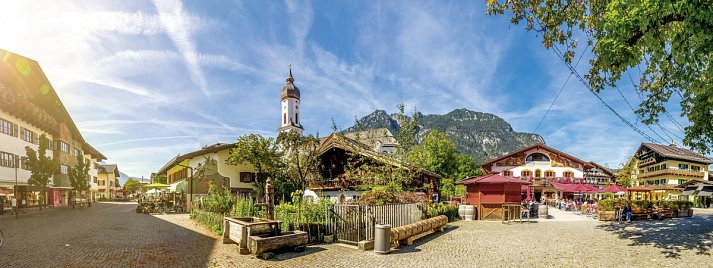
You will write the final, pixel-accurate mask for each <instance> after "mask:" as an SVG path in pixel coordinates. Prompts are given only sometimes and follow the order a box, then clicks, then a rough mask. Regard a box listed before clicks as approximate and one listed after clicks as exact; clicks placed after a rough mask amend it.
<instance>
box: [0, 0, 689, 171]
mask: <svg viewBox="0 0 713 268" xmlns="http://www.w3.org/2000/svg"><path fill="white" fill-rule="evenodd" d="M581 47H582V48H581V50H580V51H584V58H583V60H582V63H580V65H579V66H577V69H578V71H579V72H580V73H586V70H588V68H589V67H588V65H587V60H588V59H589V58H590V57H591V52H588V51H585V50H584V45H582V46H581ZM0 48H2V49H5V50H9V51H12V52H14V53H17V54H20V55H23V56H26V57H29V58H31V59H34V60H36V61H37V62H39V64H40V66H41V68H42V69H43V70H44V72H45V74H46V75H47V77H48V78H49V80H50V82H51V83H52V85H53V87H54V88H55V90H56V91H57V93H58V94H59V96H60V98H61V100H62V102H63V103H64V105H65V107H66V108H67V110H68V111H69V113H70V115H71V116H72V118H73V119H74V121H75V123H76V125H77V126H78V127H79V130H80V131H81V133H82V135H83V136H84V138H85V140H87V141H88V142H89V143H90V144H92V145H93V146H94V147H95V148H97V149H98V150H99V151H101V152H102V153H103V154H104V155H106V156H107V157H108V160H106V162H107V163H116V164H118V165H119V170H121V171H122V172H123V173H126V174H128V175H130V176H136V177H141V176H144V177H149V176H150V174H151V172H155V171H157V170H158V169H160V168H161V167H162V166H163V165H164V164H165V163H166V162H168V161H169V160H170V159H171V158H173V157H174V156H176V155H178V154H184V153H187V152H191V151H195V150H198V149H200V148H201V147H202V146H204V145H209V144H214V143H218V142H223V143H230V142H235V140H236V139H237V137H239V136H241V135H246V134H251V133H256V134H261V135H264V136H271V137H274V136H276V135H277V127H278V126H279V123H280V119H281V118H280V116H281V111H280V92H281V89H282V87H283V86H284V84H285V79H286V78H287V73H288V64H292V73H293V75H294V79H295V85H296V86H297V87H299V89H300V91H301V108H302V109H301V110H302V111H301V112H300V117H301V121H302V125H303V126H304V127H305V133H310V134H319V135H320V136H326V135H328V134H329V133H331V131H332V121H334V122H335V123H336V125H337V127H338V128H340V129H344V128H347V127H349V126H351V125H352V124H353V122H354V120H355V118H361V117H363V116H366V115H368V114H369V113H371V112H373V111H374V110H376V109H382V110H386V111H387V112H389V113H393V112H396V111H397V108H396V106H397V104H399V103H404V104H405V105H406V107H407V108H406V109H407V110H413V109H416V110H418V111H420V112H422V113H424V114H444V113H448V112H450V111H452V110H454V109H458V108H467V109H469V110H473V111H480V112H488V113H494V114H496V115H498V116H500V117H502V118H504V119H505V120H506V121H508V122H509V123H510V124H511V125H512V127H513V129H514V130H515V131H519V132H533V131H534V130H535V128H536V127H537V125H538V122H539V121H540V120H541V119H542V118H543V116H544V114H545V113H546V111H547V110H548V107H549V106H550V104H551V103H552V101H553V99H554V98H555V96H556V95H557V92H558V91H559V90H560V89H561V88H563V90H562V93H561V95H560V96H559V97H558V98H557V101H556V102H555V104H554V105H553V106H552V109H551V111H550V112H549V113H548V114H547V117H545V119H544V121H543V123H542V125H541V126H540V127H539V128H538V129H537V133H538V134H540V135H542V136H543V137H544V139H545V141H546V143H547V144H548V145H549V146H552V147H554V148H557V149H559V150H562V151H564V152H567V153H569V154H571V155H574V156H577V157H579V158H581V159H584V160H591V161H595V162H598V163H600V164H602V165H606V166H609V167H612V168H616V167H618V166H619V165H620V163H621V162H622V161H624V160H625V159H626V158H627V157H628V156H630V155H631V154H633V153H634V151H635V150H636V149H637V147H638V146H639V144H640V143H641V142H642V141H646V139H645V138H643V137H642V136H641V135H639V134H638V133H636V132H635V131H634V130H632V128H630V127H629V126H627V125H626V124H625V123H623V122H622V120H620V119H619V118H618V117H617V116H616V115H615V114H614V113H612V112H611V111H610V110H608V109H607V108H606V107H605V106H604V105H603V104H602V103H601V102H599V101H598V100H597V99H596V98H595V96H594V95H592V94H591V93H590V92H588V91H587V89H586V87H585V86H584V85H583V84H582V83H580V82H579V81H578V80H577V79H576V78H575V77H572V78H571V79H570V80H569V81H568V83H567V84H566V85H565V84H564V83H565V81H566V80H567V78H568V76H569V75H570V71H569V70H568V69H567V67H566V66H565V65H564V64H563V63H562V61H561V60H560V59H559V58H558V57H557V56H556V55H555V54H554V52H553V51H552V50H547V49H545V48H544V47H543V46H542V44H541V39H540V37H538V36H537V35H536V34H535V33H532V32H527V31H525V29H524V26H523V25H512V24H510V23H509V18H508V17H507V16H488V15H486V14H485V4H484V2H483V1H425V2H422V1H314V2H313V1H285V2H280V1H184V2H181V1H178V0H156V1H61V3H60V2H57V1H10V0H0ZM590 50H591V49H590ZM578 55H579V54H578ZM576 57H579V56H576ZM631 75H632V76H633V77H634V80H635V81H638V71H634V72H632V73H631ZM563 85H564V87H563ZM619 88H620V89H621V92H622V94H623V95H624V96H625V98H626V99H627V100H628V101H629V102H630V103H631V104H632V105H633V106H634V108H636V106H637V104H638V102H639V101H640V99H639V98H640V97H639V96H638V95H637V93H636V91H635V90H634V86H633V83H632V82H630V81H628V80H627V81H622V82H621V83H620V86H619ZM600 96H601V97H602V99H604V100H605V101H606V102H607V103H608V104H609V105H611V106H612V107H613V108H614V109H615V110H616V111H617V112H619V113H620V114H621V115H622V116H623V117H624V118H625V119H626V120H629V121H631V122H632V123H633V124H635V126H636V127H638V128H640V129H642V130H643V131H644V132H646V133H647V135H649V136H652V137H654V138H655V139H657V140H659V141H662V142H664V140H665V142H666V143H667V144H668V143H670V142H671V141H672V140H676V142H677V143H678V144H681V140H680V138H681V137H683V133H682V131H681V130H680V129H679V128H678V126H676V125H675V124H674V123H673V122H672V121H671V120H669V119H668V118H667V117H663V118H662V120H661V123H660V124H661V128H663V129H665V130H666V131H663V130H661V128H659V127H658V126H652V128H653V130H655V131H656V132H657V133H658V134H659V135H660V136H661V137H658V136H656V135H655V134H654V133H653V132H652V131H651V130H650V129H648V128H647V127H645V126H644V125H643V124H642V123H637V121H638V120H637V117H636V115H635V114H634V113H633V112H632V110H631V109H630V108H629V106H628V105H627V103H626V101H625V99H624V98H622V96H621V95H620V94H619V92H617V91H616V90H615V89H607V90H605V91H603V92H602V93H601V94H600ZM673 103H676V102H675V101H673ZM668 109H669V111H670V113H671V115H672V116H673V117H674V118H675V120H676V121H677V122H679V123H680V124H681V125H683V126H687V125H688V122H687V121H686V120H685V119H683V118H680V117H679V114H680V108H679V107H677V106H676V105H671V106H670V107H668ZM669 132H670V134H669Z"/></svg>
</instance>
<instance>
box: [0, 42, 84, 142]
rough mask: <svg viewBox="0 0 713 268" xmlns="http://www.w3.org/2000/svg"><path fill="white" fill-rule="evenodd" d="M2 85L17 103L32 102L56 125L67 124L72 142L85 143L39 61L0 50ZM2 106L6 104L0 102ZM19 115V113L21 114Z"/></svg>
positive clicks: (0, 78)
mask: <svg viewBox="0 0 713 268" xmlns="http://www.w3.org/2000/svg"><path fill="white" fill-rule="evenodd" d="M0 83H2V84H3V85H4V87H5V89H9V91H11V93H12V94H11V95H12V96H13V97H15V98H16V99H17V100H19V101H22V102H27V101H29V103H32V104H33V105H35V106H36V107H39V108H40V109H41V110H44V111H45V112H46V114H48V115H49V116H51V117H52V118H53V119H54V120H55V121H56V122H57V123H65V124H66V125H67V127H68V128H69V130H70V132H71V133H72V138H74V139H76V140H79V141H81V142H84V138H83V137H82V135H81V133H80V132H79V129H78V128H77V125H75V124H74V121H73V120H72V117H71V116H70V115H69V112H67V109H66V108H65V107H64V104H62V100H60V98H59V96H58V95H57V92H55V90H54V87H53V86H52V84H51V83H50V82H49V80H48V79H47V76H45V73H44V72H43V71H42V68H40V65H39V63H37V61H35V60H33V59H30V58H27V57H24V56H21V55H18V54H15V53H12V52H10V51H7V50H2V49H0ZM0 105H3V106H4V105H6V104H5V103H2V102H0ZM10 108H12V107H10ZM30 109H32V108H30ZM14 110H18V109H10V111H14ZM18 112H20V111H19V110H18ZM43 114H44V113H43ZM33 116H35V115H33ZM39 127H43V126H39ZM44 128H45V130H50V131H48V132H50V133H56V132H58V131H59V129H46V128H47V127H44Z"/></svg>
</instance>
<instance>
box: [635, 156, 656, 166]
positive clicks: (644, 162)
mask: <svg viewBox="0 0 713 268" xmlns="http://www.w3.org/2000/svg"><path fill="white" fill-rule="evenodd" d="M653 163H656V158H654V157H650V158H646V159H644V160H640V161H639V164H638V166H639V167H643V166H646V165H650V164H653Z"/></svg>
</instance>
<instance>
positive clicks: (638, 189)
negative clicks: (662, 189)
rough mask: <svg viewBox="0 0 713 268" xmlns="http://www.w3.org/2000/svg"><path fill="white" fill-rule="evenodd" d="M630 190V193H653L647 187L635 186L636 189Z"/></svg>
mask: <svg viewBox="0 0 713 268" xmlns="http://www.w3.org/2000/svg"><path fill="white" fill-rule="evenodd" d="M628 190H629V191H630V192H649V191H651V188H649V187H646V186H635V187H630V188H629V189H628Z"/></svg>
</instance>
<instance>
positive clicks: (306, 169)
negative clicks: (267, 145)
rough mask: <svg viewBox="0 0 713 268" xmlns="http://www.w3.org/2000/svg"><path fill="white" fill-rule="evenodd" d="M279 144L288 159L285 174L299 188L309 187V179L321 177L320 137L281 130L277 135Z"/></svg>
mask: <svg viewBox="0 0 713 268" xmlns="http://www.w3.org/2000/svg"><path fill="white" fill-rule="evenodd" d="M277 144H279V145H280V147H281V148H282V149H283V150H284V153H285V155H284V159H285V161H286V170H285V173H286V174H285V175H286V177H287V180H289V181H290V182H291V183H293V184H294V185H295V186H296V187H297V189H300V190H304V189H306V188H307V183H308V182H309V181H313V180H317V179H319V178H320V172H319V171H320V164H321V160H320V157H319V145H320V140H319V138H318V137H315V136H312V135H307V136H303V135H301V134H299V133H297V132H296V131H285V132H281V133H280V134H279V135H278V136H277Z"/></svg>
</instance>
